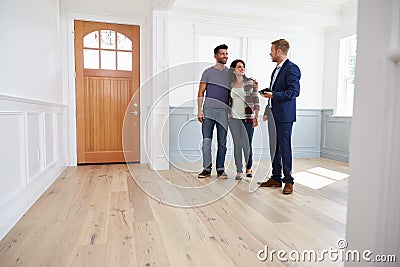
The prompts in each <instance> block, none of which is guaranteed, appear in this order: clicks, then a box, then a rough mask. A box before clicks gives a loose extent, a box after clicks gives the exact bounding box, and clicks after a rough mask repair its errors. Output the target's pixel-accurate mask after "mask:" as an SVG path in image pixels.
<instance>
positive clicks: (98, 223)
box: [0, 158, 351, 267]
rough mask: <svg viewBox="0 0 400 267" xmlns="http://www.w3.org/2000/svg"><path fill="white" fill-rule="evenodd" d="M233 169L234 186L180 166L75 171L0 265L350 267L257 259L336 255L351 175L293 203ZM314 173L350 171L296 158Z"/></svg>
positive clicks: (301, 191)
mask: <svg viewBox="0 0 400 267" xmlns="http://www.w3.org/2000/svg"><path fill="white" fill-rule="evenodd" d="M196 164H197V163H189V164H188V166H187V168H186V169H194V168H195V167H196V166H197V165H196ZM191 165H193V166H191ZM233 165H234V164H233V163H229V164H227V170H226V171H227V173H228V174H229V179H227V180H223V179H218V178H217V177H216V175H215V173H213V175H212V176H211V178H207V179H198V178H197V173H194V172H186V171H183V170H182V169H179V168H178V167H174V168H171V170H168V171H161V172H160V171H158V172H156V171H152V170H150V168H149V167H148V166H147V165H144V164H129V165H125V164H111V165H85V166H78V167H69V168H67V169H66V170H65V171H64V172H63V173H62V174H61V175H60V177H59V178H58V179H57V180H56V181H55V182H54V184H53V185H52V186H50V187H49V189H48V190H46V192H45V193H44V194H43V195H42V196H41V197H40V198H39V199H38V201H37V202H36V203H35V204H34V205H33V206H32V207H31V209H30V210H29V211H28V212H27V213H26V214H25V215H24V216H23V217H22V218H21V220H20V221H19V222H18V223H17V224H16V225H15V227H14V228H13V229H12V230H11V231H10V232H9V233H8V234H7V235H6V236H5V237H4V238H3V239H2V240H1V241H0V266H57V267H59V266H66V267H67V266H68V267H69V266H118V267H119V266H146V267H151V266H266V265H267V266H342V265H343V264H341V263H340V262H331V261H330V260H329V259H326V260H325V261H323V262H304V261H303V262H290V261H288V262H283V261H280V260H278V259H276V258H275V259H274V261H272V262H271V261H270V260H267V261H265V262H263V261H260V260H259V259H258V257H257V256H258V252H259V251H260V250H262V249H264V248H265V246H267V247H268V249H274V250H279V249H283V250H285V251H288V252H289V251H291V250H295V251H299V252H301V251H303V250H311V249H312V250H315V251H316V252H321V251H322V250H324V249H328V248H329V247H333V248H335V246H336V243H337V240H338V239H339V238H344V237H345V230H346V225H345V223H346V213H347V208H346V205H347V183H348V179H351V177H350V178H345V179H343V180H340V181H336V182H334V183H333V184H330V185H328V186H325V187H323V188H320V189H311V188H308V187H306V186H303V185H300V184H295V187H294V188H295V189H294V190H295V191H294V193H293V194H292V195H289V196H288V195H283V194H282V189H281V188H280V189H278V188H259V189H258V190H256V191H255V192H253V193H249V190H248V187H249V181H246V180H242V181H240V182H239V183H237V181H235V180H234V179H233V177H234V175H235V168H234V166H233ZM199 166H201V164H200V165H199ZM180 167H182V168H183V169H185V165H182V166H180ZM197 167H198V166H197ZM315 167H323V168H326V169H329V170H334V171H339V172H343V173H348V165H347V164H345V163H341V162H335V161H332V160H327V159H319V158H311V159H295V160H294V171H295V172H300V171H304V172H306V173H307V171H308V170H309V169H311V168H315ZM268 168H269V163H268V162H264V161H255V163H254V168H253V170H254V174H255V175H265V173H266V172H267V170H268ZM256 172H257V173H256ZM259 178H260V177H259ZM261 178H262V177H261ZM167 183H168V184H167ZM207 186H208V187H207ZM186 187H188V188H192V189H193V188H194V189H195V190H192V189H190V190H186V191H185V190H182V188H186ZM215 196H219V197H217V198H215ZM168 200H169V201H172V202H174V203H175V204H176V205H175V206H171V205H168V202H167V201H168ZM174 203H171V204H174ZM199 203H201V205H200V206H199V205H198V204H199ZM179 204H186V205H190V204H194V206H192V207H186V208H182V207H176V206H178V205H179Z"/></svg>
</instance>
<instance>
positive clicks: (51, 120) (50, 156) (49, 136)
mask: <svg viewBox="0 0 400 267" xmlns="http://www.w3.org/2000/svg"><path fill="white" fill-rule="evenodd" d="M55 116H56V114H55V113H46V115H45V123H44V125H45V140H46V142H45V146H46V164H45V166H46V169H47V168H49V167H50V166H51V165H52V164H53V163H54V162H55V161H56V154H55V153H56V150H57V143H56V142H55V141H56V140H57V139H56V138H57V137H56V128H55V127H56V119H55V118H56V117H55Z"/></svg>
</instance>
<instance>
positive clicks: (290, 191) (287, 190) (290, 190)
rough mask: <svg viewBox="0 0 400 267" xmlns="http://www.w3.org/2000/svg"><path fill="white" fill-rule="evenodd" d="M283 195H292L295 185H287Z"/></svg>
mask: <svg viewBox="0 0 400 267" xmlns="http://www.w3.org/2000/svg"><path fill="white" fill-rule="evenodd" d="M282 193H283V194H285V195H290V194H291V193H293V184H291V183H285V187H283V191H282Z"/></svg>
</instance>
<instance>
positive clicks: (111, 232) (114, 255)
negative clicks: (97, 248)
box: [105, 192, 136, 266]
mask: <svg viewBox="0 0 400 267" xmlns="http://www.w3.org/2000/svg"><path fill="white" fill-rule="evenodd" d="M110 202H111V203H110V211H109V222H108V230H107V241H106V245H107V246H106V258H105V259H106V266H134V265H135V263H136V253H135V241H134V231H133V230H134V228H133V222H132V219H133V218H132V213H131V206H130V202H129V194H128V192H113V193H112V194H111V198H110Z"/></svg>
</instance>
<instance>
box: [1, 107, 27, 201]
mask: <svg viewBox="0 0 400 267" xmlns="http://www.w3.org/2000/svg"><path fill="white" fill-rule="evenodd" d="M0 125H1V126H2V130H1V131H0V147H1V150H0V162H1V172H0V173H1V179H0V207H1V204H3V203H5V202H7V201H8V200H10V199H11V198H12V196H13V195H15V194H16V192H18V191H20V190H22V188H24V186H25V184H26V165H25V163H26V161H25V140H24V133H25V120H24V113H6V112H0Z"/></svg>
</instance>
